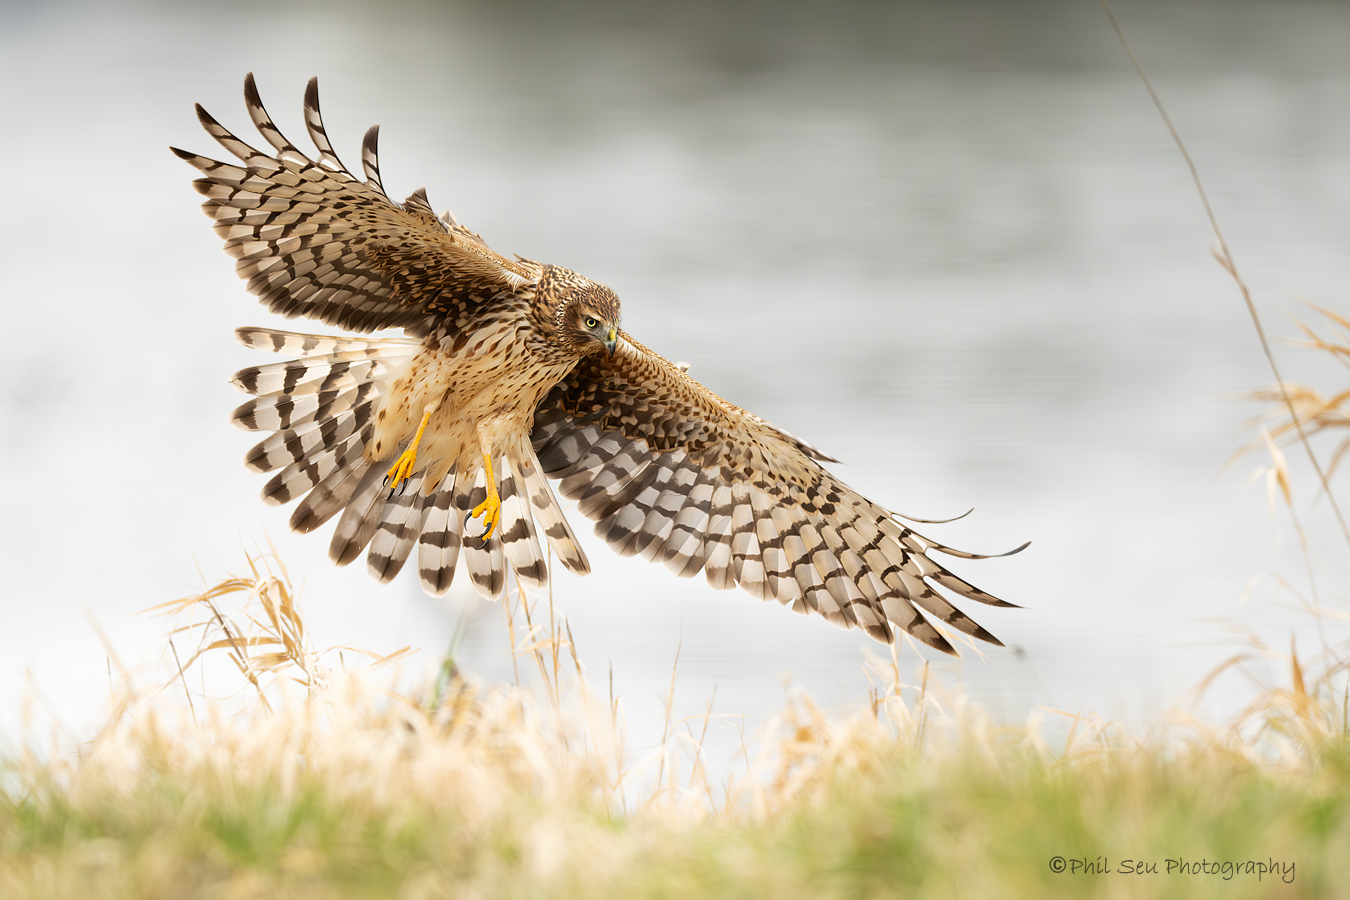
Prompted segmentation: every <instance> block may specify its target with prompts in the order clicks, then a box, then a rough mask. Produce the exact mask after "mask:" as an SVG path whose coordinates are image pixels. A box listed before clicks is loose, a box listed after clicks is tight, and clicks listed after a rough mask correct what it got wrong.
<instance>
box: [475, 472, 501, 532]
mask: <svg viewBox="0 0 1350 900" xmlns="http://www.w3.org/2000/svg"><path fill="white" fill-rule="evenodd" d="M483 471H484V472H485V473H486V475H487V479H486V482H487V499H485V500H484V501H483V502H482V503H480V504H478V505H477V506H475V507H474V508H473V512H471V513H469V518H470V519H476V518H478V517H479V516H482V517H483V526H484V527H485V528H486V529H487V530H486V531H484V532H483V543H485V544H486V543H487V540H488V538H490V537H492V531H493V529H495V528H496V527H497V523H498V522H500V521H501V518H502V498H501V497H500V496H498V494H497V476H495V475H494V474H492V457H491V456H489V455H488V454H486V453H484V454H483Z"/></svg>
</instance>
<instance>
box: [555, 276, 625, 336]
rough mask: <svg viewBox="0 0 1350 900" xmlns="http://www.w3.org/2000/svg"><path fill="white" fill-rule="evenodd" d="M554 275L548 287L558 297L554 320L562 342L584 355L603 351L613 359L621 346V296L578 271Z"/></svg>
mask: <svg viewBox="0 0 1350 900" xmlns="http://www.w3.org/2000/svg"><path fill="white" fill-rule="evenodd" d="M554 273H556V274H555V279H550V281H551V282H552V283H551V284H549V287H551V288H552V289H554V290H555V291H557V294H558V301H559V302H558V304H557V307H556V311H555V314H554V321H555V323H556V325H557V326H558V333H559V337H560V338H561V340H562V342H563V343H564V344H566V345H567V346H568V347H570V348H571V349H572V350H573V351H574V352H576V353H577V354H579V355H581V356H589V355H590V354H592V353H598V352H600V351H602V350H603V351H605V352H606V353H607V354H608V355H609V356H611V357H612V356H613V355H614V350H615V348H616V347H618V344H619V315H620V314H619V296H618V295H617V294H615V293H614V292H613V291H612V290H610V289H609V288H607V287H605V286H604V285H603V284H596V283H595V282H594V281H591V280H590V279H588V278H583V277H582V276H580V275H578V274H576V273H575V272H567V271H566V270H557V269H555V270H554Z"/></svg>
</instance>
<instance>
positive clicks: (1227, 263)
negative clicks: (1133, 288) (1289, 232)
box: [1101, 0, 1350, 545]
mask: <svg viewBox="0 0 1350 900" xmlns="http://www.w3.org/2000/svg"><path fill="white" fill-rule="evenodd" d="M1101 4H1102V9H1103V10H1104V11H1105V12H1106V17H1107V18H1108V19H1109V20H1110V22H1111V28H1112V29H1113V30H1114V31H1115V32H1116V37H1118V38H1120V43H1121V46H1123V47H1124V48H1125V53H1126V54H1127V55H1128V56H1129V57H1130V63H1131V64H1132V65H1133V66H1134V70H1135V72H1136V73H1138V75H1139V80H1140V81H1142V82H1143V83H1144V87H1145V88H1146V89H1147V90H1148V95H1149V96H1150V97H1151V98H1152V99H1153V105H1154V106H1155V107H1157V109H1158V114H1159V115H1161V116H1162V120H1163V123H1164V124H1165V125H1166V126H1167V130H1168V131H1169V132H1170V133H1171V135H1172V140H1174V141H1175V142H1176V145H1177V149H1179V150H1180V151H1181V155H1182V157H1183V158H1184V159H1185V160H1186V165H1187V167H1188V168H1189V169H1190V170H1191V179H1192V180H1193V181H1194V182H1195V189H1196V192H1197V193H1198V194H1199V195H1200V202H1201V203H1202V204H1203V205H1204V207H1205V215H1207V216H1208V217H1209V224H1210V227H1212V228H1213V229H1214V236H1215V238H1216V239H1217V243H1218V246H1217V248H1215V250H1214V256H1215V257H1216V258H1217V259H1218V260H1219V263H1220V264H1221V265H1222V266H1223V267H1224V269H1226V270H1227V271H1228V273H1229V274H1230V275H1231V276H1232V277H1233V280H1234V281H1235V282H1236V283H1237V286H1238V290H1239V291H1240V292H1241V294H1242V300H1243V302H1244V303H1245V304H1246V305H1247V312H1248V314H1249V315H1250V316H1251V319H1252V325H1253V326H1254V327H1255V329H1256V336H1257V337H1258V338H1259V339H1260V342H1261V350H1262V351H1263V352H1264V353H1265V355H1266V362H1268V363H1269V364H1270V370H1271V372H1273V373H1274V375H1275V383H1276V385H1277V386H1278V387H1279V389H1280V392H1281V395H1282V397H1283V400H1284V404H1285V407H1286V408H1287V409H1288V410H1289V417H1290V419H1291V420H1292V422H1293V426H1294V428H1295V430H1296V431H1297V432H1298V436H1299V442H1300V443H1302V444H1303V449H1304V450H1305V451H1306V452H1307V454H1308V461H1309V462H1310V463H1312V467H1313V470H1314V471H1315V472H1316V473H1317V477H1318V480H1319V481H1321V483H1322V490H1323V491H1324V492H1325V493H1326V496H1327V502H1328V503H1330V504H1331V508H1332V510H1333V512H1334V513H1335V514H1336V521H1337V522H1338V523H1339V524H1340V527H1341V534H1342V536H1343V537H1344V538H1345V541H1346V544H1348V545H1350V524H1347V523H1346V520H1345V516H1344V515H1343V514H1342V513H1341V508H1340V505H1339V504H1338V503H1337V502H1336V498H1335V497H1334V496H1333V495H1332V493H1331V487H1330V485H1329V484H1328V483H1327V476H1326V473H1325V472H1323V471H1322V466H1321V464H1320V463H1319V462H1318V461H1317V454H1315V453H1314V452H1313V449H1312V445H1311V444H1310V443H1308V436H1307V435H1306V434H1305V433H1304V431H1303V425H1302V424H1301V422H1300V420H1299V416H1298V411H1297V410H1296V409H1295V407H1294V403H1293V400H1292V399H1291V398H1290V397H1289V396H1288V395H1287V394H1285V392H1284V391H1285V382H1284V378H1283V377H1282V376H1281V375H1280V367H1279V365H1278V364H1276V362H1275V354H1274V353H1272V352H1271V349H1270V341H1269V340H1268V339H1267V338H1266V330H1265V327H1264V326H1262V324H1261V316H1260V314H1259V313H1257V311H1256V304H1255V303H1254V302H1253V301H1252V295H1251V292H1250V291H1249V290H1248V289H1247V283H1246V282H1245V281H1243V280H1242V277H1241V276H1240V275H1239V274H1238V270H1237V264H1236V263H1235V262H1234V261H1233V254H1232V252H1231V251H1230V250H1229V248H1228V242H1227V241H1226V240H1224V237H1223V231H1222V229H1220V228H1219V219H1218V217H1217V216H1216V215H1215V214H1214V209H1213V207H1211V206H1210V204H1209V196H1208V195H1207V194H1206V193H1205V187H1204V185H1203V184H1202V183H1201V182H1200V170H1199V169H1197V168H1196V165H1195V161H1194V160H1192V159H1191V154H1190V152H1189V151H1187V149H1186V144H1185V143H1184V142H1183V141H1182V140H1181V134H1180V133H1179V132H1178V131H1177V129H1176V126H1174V125H1173V124H1172V118H1171V117H1170V116H1169V115H1168V114H1167V109H1166V108H1165V107H1164V106H1163V103H1162V99H1161V98H1160V97H1159V96H1158V92H1157V91H1155V90H1154V89H1153V84H1152V82H1150V81H1149V79H1148V76H1147V75H1145V74H1144V67H1143V66H1142V65H1140V63H1139V59H1138V57H1136V56H1135V55H1134V49H1133V48H1132V47H1131V46H1130V42H1129V41H1128V40H1127V39H1126V37H1125V32H1124V30H1123V29H1122V28H1121V27H1120V23H1119V22H1118V21H1116V15H1115V13H1114V12H1112V11H1111V5H1110V4H1109V3H1107V0H1101Z"/></svg>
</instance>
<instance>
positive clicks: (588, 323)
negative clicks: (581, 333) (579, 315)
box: [586, 316, 600, 328]
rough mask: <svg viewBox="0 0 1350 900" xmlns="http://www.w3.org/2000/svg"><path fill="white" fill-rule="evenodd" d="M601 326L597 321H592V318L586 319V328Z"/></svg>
mask: <svg viewBox="0 0 1350 900" xmlns="http://www.w3.org/2000/svg"><path fill="white" fill-rule="evenodd" d="M599 324H600V323H599V322H597V321H595V319H592V318H591V317H590V316H587V317H586V327H587V328H594V327H595V326H597V325H599Z"/></svg>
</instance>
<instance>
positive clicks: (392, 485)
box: [384, 407, 436, 497]
mask: <svg viewBox="0 0 1350 900" xmlns="http://www.w3.org/2000/svg"><path fill="white" fill-rule="evenodd" d="M435 411H436V409H435V407H432V408H430V409H428V410H427V411H426V412H425V413H423V414H422V424H421V425H418V426H417V434H415V435H413V439H412V443H410V444H409V445H408V449H407V450H404V451H403V454H402V455H401V456H400V457H399V458H398V459H397V460H396V461H395V462H394V464H393V466H391V467H390V469H389V471H388V473H386V474H385V476H384V483H385V484H387V485H389V496H390V497H393V496H394V491H396V490H398V489H399V486H400V485H401V484H403V482H405V481H407V480H408V477H409V476H410V475H412V471H413V466H414V465H416V464H417V444H418V443H419V442H420V441H421V440H422V432H423V431H424V430H425V429H426V427H427V420H428V419H430V418H431V414H432V413H433V412H435Z"/></svg>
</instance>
